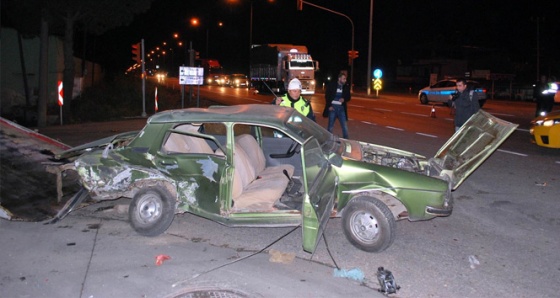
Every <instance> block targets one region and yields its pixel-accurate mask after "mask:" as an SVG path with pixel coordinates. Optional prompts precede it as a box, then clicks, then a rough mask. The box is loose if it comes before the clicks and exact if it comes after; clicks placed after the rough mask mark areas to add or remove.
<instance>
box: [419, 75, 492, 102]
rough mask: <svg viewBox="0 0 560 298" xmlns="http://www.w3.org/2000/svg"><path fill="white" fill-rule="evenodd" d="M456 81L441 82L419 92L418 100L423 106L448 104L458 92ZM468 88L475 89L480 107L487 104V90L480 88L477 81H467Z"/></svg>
mask: <svg viewBox="0 0 560 298" xmlns="http://www.w3.org/2000/svg"><path fill="white" fill-rule="evenodd" d="M456 83H457V80H456V79H447V80H441V81H439V82H437V83H435V84H433V85H431V86H428V87H425V88H422V89H420V91H418V99H419V100H420V102H421V103H422V104H428V103H430V102H443V103H445V104H447V102H448V101H449V98H450V96H451V95H453V94H454V93H456V92H457V86H456ZM467 87H468V88H471V89H474V90H475V92H476V93H477V96H478V103H479V104H480V107H481V108H482V106H483V105H484V104H485V103H486V98H487V94H486V93H487V92H486V91H487V90H486V89H484V88H482V87H481V86H480V83H478V82H477V81H472V80H467Z"/></svg>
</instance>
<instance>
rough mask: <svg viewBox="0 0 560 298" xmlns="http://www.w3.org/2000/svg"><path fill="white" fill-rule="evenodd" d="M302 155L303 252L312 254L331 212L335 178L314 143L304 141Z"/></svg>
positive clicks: (313, 141)
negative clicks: (303, 193)
mask: <svg viewBox="0 0 560 298" xmlns="http://www.w3.org/2000/svg"><path fill="white" fill-rule="evenodd" d="M302 151H303V154H302V158H303V179H304V190H305V194H306V195H305V197H304V200H303V206H302V216H303V223H302V233H303V235H302V239H303V250H305V251H307V252H309V253H312V252H313V251H315V248H316V247H317V244H318V242H319V239H320V238H321V235H322V234H323V232H324V229H325V227H326V225H327V222H328V220H329V217H330V214H331V210H332V209H333V204H334V198H335V197H334V196H335V190H336V186H337V184H338V177H337V176H336V173H335V171H334V169H333V168H332V165H331V164H330V163H329V162H328V160H327V157H326V156H325V154H324V153H323V151H322V150H321V146H320V145H319V142H318V141H317V140H316V139H314V138H309V139H307V141H305V143H304V144H303V147H302Z"/></svg>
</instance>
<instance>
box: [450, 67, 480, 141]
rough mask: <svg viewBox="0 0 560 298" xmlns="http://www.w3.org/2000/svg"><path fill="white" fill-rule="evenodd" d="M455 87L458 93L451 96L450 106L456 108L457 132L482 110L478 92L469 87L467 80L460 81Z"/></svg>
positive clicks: (461, 79)
mask: <svg viewBox="0 0 560 298" xmlns="http://www.w3.org/2000/svg"><path fill="white" fill-rule="evenodd" d="M455 85H456V86H457V93H455V94H453V95H451V98H450V101H451V104H450V105H449V106H454V107H455V131H457V130H459V128H461V126H463V124H465V122H467V120H469V118H470V117H471V116H472V115H474V114H476V112H478V110H480V104H479V103H478V96H477V94H476V92H475V91H474V89H472V88H469V87H468V86H467V80H466V79H465V78H460V79H458V80H457V82H456V83H455Z"/></svg>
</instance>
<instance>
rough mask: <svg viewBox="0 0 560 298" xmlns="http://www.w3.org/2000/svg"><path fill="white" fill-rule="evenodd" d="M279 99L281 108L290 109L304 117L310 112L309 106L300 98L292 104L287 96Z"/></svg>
mask: <svg viewBox="0 0 560 298" xmlns="http://www.w3.org/2000/svg"><path fill="white" fill-rule="evenodd" d="M281 98H282V102H281V103H280V105H281V106H283V107H292V108H294V109H295V110H296V111H298V112H300V113H301V114H302V115H304V116H306V117H307V116H308V115H309V113H310V112H311V104H310V103H309V102H308V101H307V100H305V99H304V98H303V97H302V96H300V97H299V99H298V100H297V101H294V102H292V101H291V100H290V99H289V98H288V94H286V95H284V96H282V97H281Z"/></svg>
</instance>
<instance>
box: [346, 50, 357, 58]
mask: <svg viewBox="0 0 560 298" xmlns="http://www.w3.org/2000/svg"><path fill="white" fill-rule="evenodd" d="M348 58H349V59H356V58H358V51H348Z"/></svg>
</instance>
